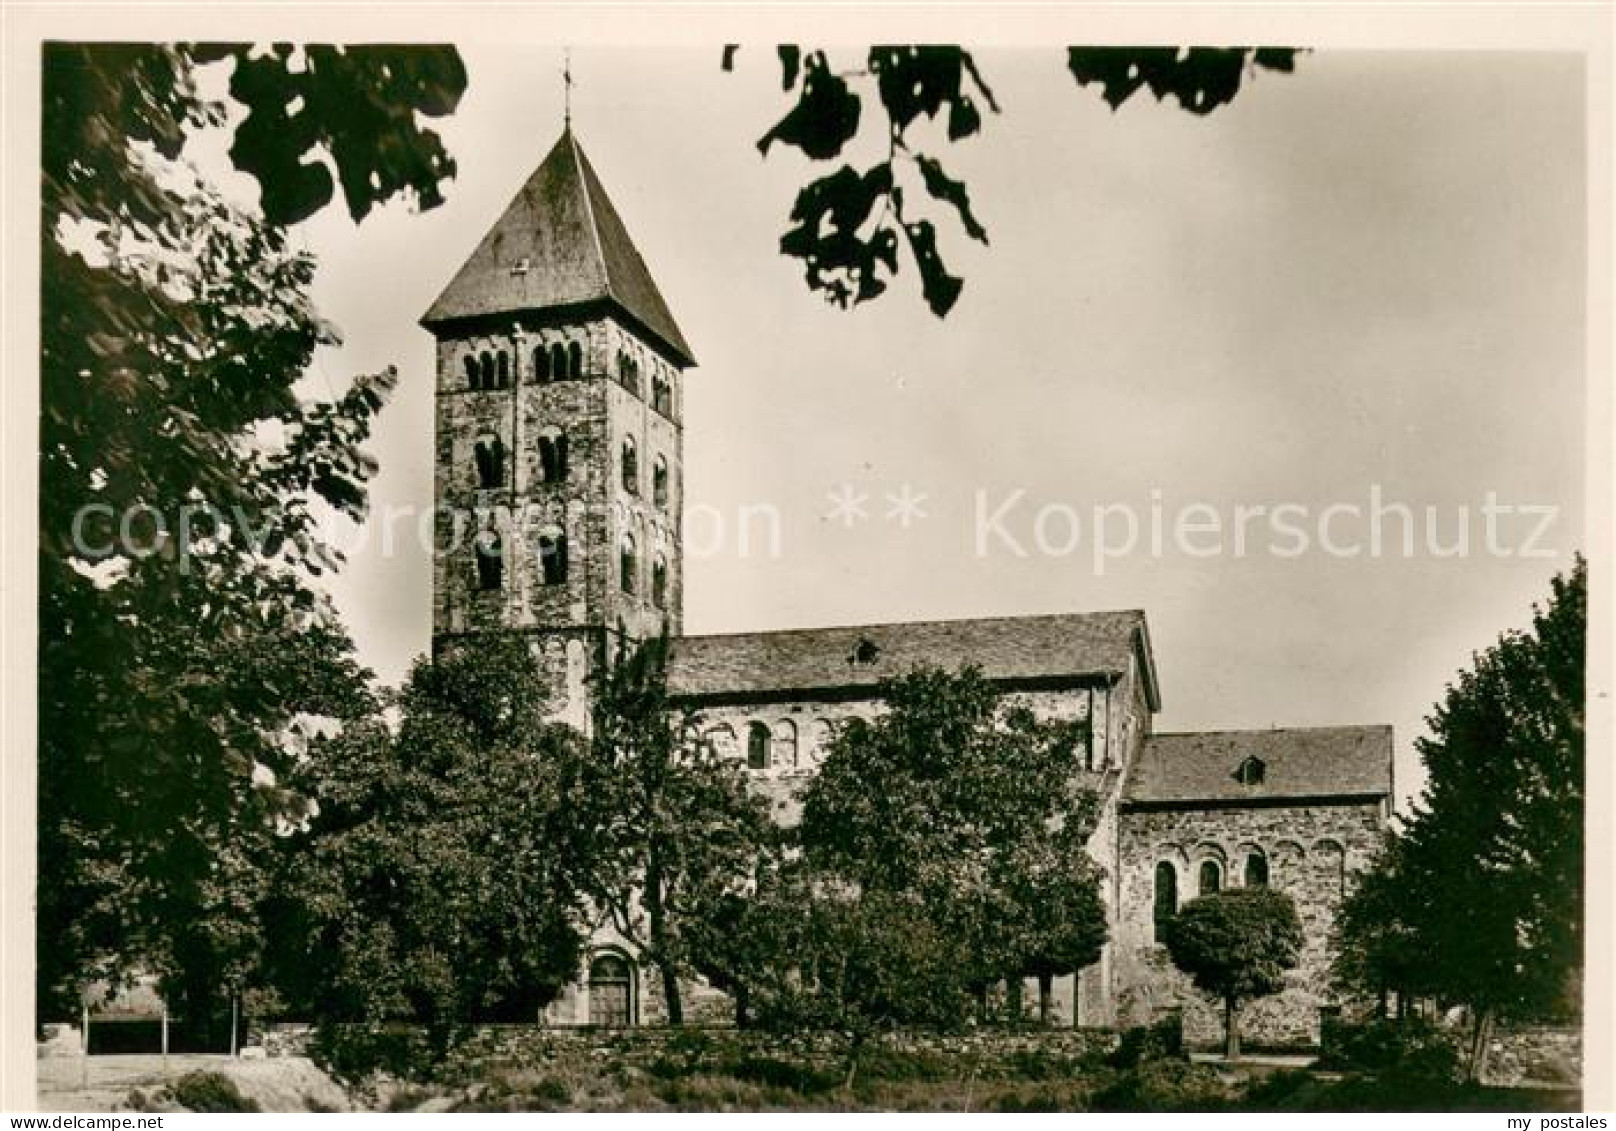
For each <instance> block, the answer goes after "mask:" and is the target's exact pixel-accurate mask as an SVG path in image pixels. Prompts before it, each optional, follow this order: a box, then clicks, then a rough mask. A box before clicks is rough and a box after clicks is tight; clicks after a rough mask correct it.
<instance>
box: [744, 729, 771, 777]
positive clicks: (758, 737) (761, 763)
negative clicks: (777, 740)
mask: <svg viewBox="0 0 1616 1131" xmlns="http://www.w3.org/2000/svg"><path fill="white" fill-rule="evenodd" d="M772 745H773V736H772V735H770V734H769V728H768V725H767V724H766V723H751V724H749V725H748V726H747V728H746V768H747V769H749V770H766V769H768V768H769V758H770V753H771V752H770V750H769V747H770V746H772Z"/></svg>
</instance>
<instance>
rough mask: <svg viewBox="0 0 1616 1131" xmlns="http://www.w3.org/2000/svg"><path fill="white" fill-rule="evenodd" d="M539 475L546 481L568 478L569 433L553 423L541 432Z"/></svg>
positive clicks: (555, 481)
mask: <svg viewBox="0 0 1616 1131" xmlns="http://www.w3.org/2000/svg"><path fill="white" fill-rule="evenodd" d="M539 475H540V476H541V477H542V478H543V480H544V482H546V483H560V482H562V481H563V480H564V479H566V478H567V434H566V433H565V432H563V431H562V430H561V429H559V428H557V427H556V426H555V425H553V424H552V425H550V426H549V427H547V428H545V429H543V430H542V431H540V433H539Z"/></svg>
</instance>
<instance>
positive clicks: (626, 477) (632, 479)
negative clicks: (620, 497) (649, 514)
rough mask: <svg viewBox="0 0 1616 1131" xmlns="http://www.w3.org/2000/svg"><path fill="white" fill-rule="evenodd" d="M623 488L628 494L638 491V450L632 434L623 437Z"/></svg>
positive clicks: (634, 493)
mask: <svg viewBox="0 0 1616 1131" xmlns="http://www.w3.org/2000/svg"><path fill="white" fill-rule="evenodd" d="M622 465H623V467H622V471H623V476H622V478H623V490H625V491H627V492H628V493H629V494H630V495H638V494H639V493H640V452H639V449H638V448H637V447H635V445H634V437H633V436H624V437H623V455H622Z"/></svg>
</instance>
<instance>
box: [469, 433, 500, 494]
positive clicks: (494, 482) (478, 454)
mask: <svg viewBox="0 0 1616 1131" xmlns="http://www.w3.org/2000/svg"><path fill="white" fill-rule="evenodd" d="M472 454H473V456H474V457H475V459H476V461H477V489H478V490H480V491H494V490H497V489H498V488H500V487H503V486H505V442H504V441H503V440H501V439H500V438H499V437H498V436H483V437H480V438H479V439H478V440H477V444H476V447H475V448H474V449H473V453H472Z"/></svg>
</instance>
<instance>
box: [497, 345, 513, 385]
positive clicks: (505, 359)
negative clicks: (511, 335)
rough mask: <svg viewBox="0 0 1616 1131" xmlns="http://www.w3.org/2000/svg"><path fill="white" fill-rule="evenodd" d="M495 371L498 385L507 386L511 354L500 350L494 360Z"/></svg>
mask: <svg viewBox="0 0 1616 1131" xmlns="http://www.w3.org/2000/svg"><path fill="white" fill-rule="evenodd" d="M495 371H496V372H497V374H498V381H499V387H500V388H501V389H504V388H508V387H509V386H510V383H511V355H510V354H508V353H506V352H505V351H504V350H500V351H499V354H498V356H497V358H496V361H495Z"/></svg>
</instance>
